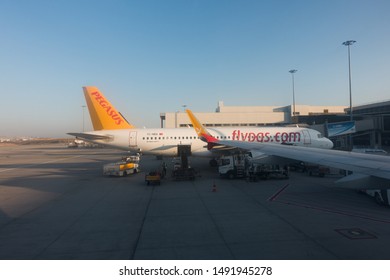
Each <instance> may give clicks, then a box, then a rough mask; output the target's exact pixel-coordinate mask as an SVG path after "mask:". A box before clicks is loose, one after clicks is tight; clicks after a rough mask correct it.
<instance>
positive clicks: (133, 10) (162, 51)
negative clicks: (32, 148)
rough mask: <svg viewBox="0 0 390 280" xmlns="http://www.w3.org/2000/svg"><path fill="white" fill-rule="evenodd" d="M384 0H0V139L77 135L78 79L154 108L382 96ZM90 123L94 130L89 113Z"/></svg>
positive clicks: (150, 113) (152, 120)
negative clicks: (220, 102)
mask: <svg viewBox="0 0 390 280" xmlns="http://www.w3.org/2000/svg"><path fill="white" fill-rule="evenodd" d="M389 15H390V1H388V0H372V1H369V0H364V1H363V0H348V1H347V0H326V1H325V0H324V1H319V0H306V1H302V0H294V1H291V0H236V1H233V0H219V1H218V0H138V1H135V0H110V1H109V0H107V1H101V0H93V1H92V0H91V1H86V0H77V1H74V0H57V1H52V0H45V1H43V0H34V1H27V0H17V1H15V0H0V26H1V29H0V30H1V31H0V32H1V33H0V42H1V44H0V96H1V110H0V136H50V137H52V136H58V137H65V136H66V132H80V131H82V107H81V106H82V105H85V101H84V97H83V94H82V86H85V85H93V86H97V87H99V88H100V90H101V91H102V92H103V93H104V94H105V95H106V97H107V98H108V99H109V100H110V101H111V102H112V103H113V104H114V105H115V106H116V107H117V109H118V110H119V111H121V112H122V114H123V115H125V117H126V118H127V119H128V120H129V121H130V122H132V123H133V124H134V125H136V126H139V127H143V126H146V127H159V125H160V122H159V120H160V118H159V115H160V112H174V111H177V110H182V109H183V108H182V105H184V104H185V105H187V106H188V108H191V109H192V110H193V111H195V112H212V111H214V110H215V108H216V107H217V103H218V101H219V100H221V101H224V103H225V105H227V106H229V105H230V106H235V105H243V106H245V105H248V106H250V105H252V106H253V105H258V106H261V105H289V104H291V103H292V85H291V74H290V73H289V72H288V71H289V70H290V69H297V70H298V72H297V73H296V74H295V92H296V103H297V104H307V105H345V106H346V107H348V106H349V91H348V55H347V54H348V53H347V47H345V46H343V45H342V42H344V41H346V40H356V41H357V42H356V43H355V44H354V45H353V46H352V47H351V67H352V93H353V103H354V105H359V104H365V103H371V102H377V101H383V100H388V99H390V67H389V65H390V51H389V50H390V42H389V41H390V16H389ZM85 120H86V121H85V126H86V129H91V125H90V120H89V115H88V113H87V111H86V112H85Z"/></svg>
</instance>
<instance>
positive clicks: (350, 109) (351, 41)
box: [343, 40, 356, 121]
mask: <svg viewBox="0 0 390 280" xmlns="http://www.w3.org/2000/svg"><path fill="white" fill-rule="evenodd" d="M354 43H356V41H354V40H349V41H345V42H343V45H344V46H347V47H348V71H349V116H350V120H351V121H352V119H353V116H352V89H351V48H350V47H351V45H353V44H354Z"/></svg>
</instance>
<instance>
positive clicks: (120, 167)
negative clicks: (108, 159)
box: [103, 161, 139, 176]
mask: <svg viewBox="0 0 390 280" xmlns="http://www.w3.org/2000/svg"><path fill="white" fill-rule="evenodd" d="M138 172H139V165H138V163H134V162H123V161H121V162H115V163H107V164H105V165H104V166H103V175H106V176H127V175H129V174H134V173H138Z"/></svg>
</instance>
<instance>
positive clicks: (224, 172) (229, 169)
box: [218, 154, 247, 179]
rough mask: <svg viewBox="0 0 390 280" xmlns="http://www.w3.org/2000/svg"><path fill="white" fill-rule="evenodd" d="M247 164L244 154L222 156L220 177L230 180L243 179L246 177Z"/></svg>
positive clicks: (219, 166) (219, 168)
mask: <svg viewBox="0 0 390 280" xmlns="http://www.w3.org/2000/svg"><path fill="white" fill-rule="evenodd" d="M246 162H247V159H246V156H245V155H244V154H235V155H228V156H221V158H220V159H219V164H218V172H219V175H220V176H221V177H226V178H229V179H234V178H243V177H245V175H246V174H245V168H246Z"/></svg>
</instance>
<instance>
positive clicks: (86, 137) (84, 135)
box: [67, 132, 112, 141]
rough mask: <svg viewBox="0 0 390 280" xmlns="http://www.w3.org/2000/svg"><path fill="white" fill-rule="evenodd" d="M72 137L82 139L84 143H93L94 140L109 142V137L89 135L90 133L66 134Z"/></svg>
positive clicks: (110, 137)
mask: <svg viewBox="0 0 390 280" xmlns="http://www.w3.org/2000/svg"><path fill="white" fill-rule="evenodd" d="M67 134H69V135H72V136H76V137H77V138H79V139H83V140H86V141H94V140H111V139H112V136H111V135H98V134H90V133H73V132H70V133H67Z"/></svg>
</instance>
